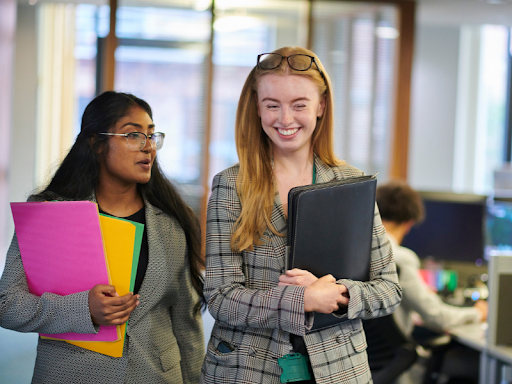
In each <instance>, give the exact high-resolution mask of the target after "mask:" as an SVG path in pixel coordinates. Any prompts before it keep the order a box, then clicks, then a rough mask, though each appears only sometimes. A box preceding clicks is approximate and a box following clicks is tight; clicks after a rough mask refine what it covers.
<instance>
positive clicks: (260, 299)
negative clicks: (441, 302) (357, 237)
mask: <svg viewBox="0 0 512 384" xmlns="http://www.w3.org/2000/svg"><path fill="white" fill-rule="evenodd" d="M315 166H316V169H317V182H318V183H323V182H327V181H331V180H334V179H343V178H346V177H351V176H359V175H361V174H362V172H361V171H360V170H358V169H356V168H353V167H351V166H348V165H343V166H339V167H333V168H330V167H328V166H326V165H325V164H323V163H322V162H321V161H320V160H319V158H315ZM238 172H239V166H238V165H235V166H233V167H231V168H228V169H226V170H225V171H223V172H221V173H219V174H218V175H217V176H216V177H215V179H214V181H213V187H212V195H211V198H210V201H209V204H208V217H207V234H206V277H205V290H204V292H205V296H206V299H207V300H208V307H209V310H210V313H211V314H212V316H213V317H214V318H215V326H214V328H213V331H212V336H211V339H210V341H209V343H208V346H207V353H206V358H205V361H204V363H203V368H202V370H201V382H202V383H224V384H230V383H237V384H243V383H279V382H280V379H279V377H280V375H281V372H282V370H281V367H279V365H278V362H277V359H278V358H280V357H282V356H283V355H285V354H288V353H291V352H292V345H291V343H290V333H293V334H295V335H300V336H303V337H304V341H305V344H306V347H307V350H308V353H309V357H310V360H311V365H312V368H313V371H314V375H315V380H316V382H317V383H319V384H320V383H322V384H326V383H333V384H334V383H336V384H340V383H370V382H371V380H372V379H371V374H370V370H369V367H368V362H367V355H366V339H365V334H364V331H363V328H362V324H361V320H360V319H362V318H372V317H378V316H383V315H387V314H389V313H391V312H393V310H394V309H395V308H396V307H397V306H398V305H399V303H400V300H401V288H400V286H399V285H398V279H397V274H396V269H395V263H394V261H393V256H392V252H391V247H390V244H389V241H388V239H387V237H386V235H385V230H384V227H383V226H382V223H381V219H380V215H379V214H378V211H377V208H376V211H375V220H374V229H373V240H372V255H371V259H372V261H371V266H370V281H368V282H359V281H352V280H347V279H341V280H339V281H338V283H339V284H343V285H345V286H346V287H347V288H348V291H349V294H350V302H349V306H348V314H345V315H343V316H348V318H349V319H351V320H348V321H346V322H343V323H340V324H339V325H336V326H334V327H331V328H328V329H324V330H320V331H317V332H314V333H311V334H306V331H307V330H308V329H310V328H311V326H312V325H313V321H314V314H313V313H307V314H306V313H305V311H304V290H305V287H298V286H286V287H278V282H279V276H280V275H281V274H283V273H284V254H285V245H286V237H280V236H277V235H275V234H274V233H272V232H271V231H270V230H268V229H267V231H266V232H265V234H264V236H263V239H262V241H263V244H262V245H259V246H255V247H254V250H253V251H244V252H233V251H232V250H231V248H230V239H231V234H232V230H233V225H234V223H235V221H236V220H237V218H238V217H239V215H240V212H241V204H240V200H239V197H238V194H237V191H236V178H237V175H238ZM271 220H272V224H273V225H274V226H275V228H276V229H277V230H278V231H280V232H281V233H284V234H285V233H286V218H285V216H284V213H283V209H282V205H281V200H280V197H279V194H278V193H277V194H276V197H275V200H274V208H273V211H272V218H271ZM221 341H224V342H226V343H227V344H229V345H230V346H231V347H232V348H233V351H232V352H228V353H221V352H218V351H217V350H216V349H217V346H218V344H219V343H220V342H221Z"/></svg>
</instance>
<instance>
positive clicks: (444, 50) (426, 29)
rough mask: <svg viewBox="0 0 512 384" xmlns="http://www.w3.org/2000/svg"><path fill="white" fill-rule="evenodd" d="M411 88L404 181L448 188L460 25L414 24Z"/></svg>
mask: <svg viewBox="0 0 512 384" xmlns="http://www.w3.org/2000/svg"><path fill="white" fill-rule="evenodd" d="M415 44H416V45H415V52H414V61H413V73H412V89H411V128H410V129H411V131H410V132H411V133H410V142H409V174H408V180H409V183H410V184H411V185H412V186H413V187H414V188H416V189H419V190H446V191H448V190H451V189H452V178H453V155H454V153H453V152H454V140H455V116H456V100H457V76H458V74H457V73H458V58H459V27H458V26H440V25H419V26H418V27H417V30H416V41H415Z"/></svg>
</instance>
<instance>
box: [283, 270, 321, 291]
mask: <svg viewBox="0 0 512 384" xmlns="http://www.w3.org/2000/svg"><path fill="white" fill-rule="evenodd" d="M317 280H318V277H316V276H315V275H313V274H312V273H311V272H309V271H306V270H304V269H298V268H293V269H289V270H288V271H286V272H285V273H284V275H281V276H279V284H278V285H279V286H280V287H282V286H284V285H302V286H306V287H307V286H308V285H311V284H313V283H314V282H315V281H317Z"/></svg>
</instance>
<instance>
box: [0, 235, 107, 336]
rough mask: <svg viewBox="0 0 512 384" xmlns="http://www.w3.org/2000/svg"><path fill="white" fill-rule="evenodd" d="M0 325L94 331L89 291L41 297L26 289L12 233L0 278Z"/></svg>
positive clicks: (31, 329)
mask: <svg viewBox="0 0 512 384" xmlns="http://www.w3.org/2000/svg"><path fill="white" fill-rule="evenodd" d="M0 326H2V327H4V328H8V329H12V330H15V331H19V332H39V333H50V334H52V333H65V332H76V333H97V332H98V330H99V327H97V326H95V325H94V324H93V322H92V319H91V314H90V312H89V291H84V292H79V293H75V294H72V295H66V296H59V295H56V294H53V293H44V294H43V295H42V296H41V297H39V296H36V295H33V294H32V293H30V292H29V290H28V284H27V278H26V275H25V271H24V269H23V263H22V261H21V255H20V250H19V247H18V239H17V238H16V234H14V237H13V240H12V242H11V245H10V247H9V250H8V252H7V260H6V264H5V269H4V272H3V275H2V278H1V279H0Z"/></svg>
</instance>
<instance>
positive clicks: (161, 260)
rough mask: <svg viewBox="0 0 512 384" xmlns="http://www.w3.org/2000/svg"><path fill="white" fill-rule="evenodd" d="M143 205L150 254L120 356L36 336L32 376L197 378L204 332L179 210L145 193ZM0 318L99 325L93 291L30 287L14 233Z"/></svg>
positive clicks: (14, 323) (42, 325)
mask: <svg viewBox="0 0 512 384" xmlns="http://www.w3.org/2000/svg"><path fill="white" fill-rule="evenodd" d="M29 200H33V198H31V199H29ZM61 200H62V199H61ZM89 200H92V201H95V197H94V196H91V197H90V199H89ZM145 206H146V225H147V235H148V245H149V262H148V267H147V271H146V275H145V277H144V281H143V283H142V286H141V288H140V290H139V294H140V304H139V306H138V307H137V308H135V310H134V311H133V312H132V314H131V315H130V320H129V322H128V327H127V337H126V342H125V346H124V352H123V356H122V357H120V358H114V357H110V356H105V355H102V354H99V353H96V352H92V351H89V350H86V349H82V348H80V347H77V346H74V345H71V344H68V343H66V342H64V341H54V340H44V339H39V343H38V346H37V359H36V365H35V369H34V376H33V379H32V382H33V383H45V384H46V383H52V384H54V383H66V384H68V383H87V384H93V383H94V384H96V383H108V384H114V383H151V384H156V383H194V384H195V383H197V382H198V381H199V374H200V368H201V362H202V361H203V358H204V341H203V340H204V337H203V328H202V320H201V317H200V316H194V315H193V305H194V303H196V302H197V299H198V297H197V294H196V293H195V291H194V290H193V288H192V284H191V281H190V274H189V268H188V264H187V263H188V258H187V247H186V240H185V234H184V232H183V230H182V228H181V227H180V225H179V224H178V222H177V221H176V220H175V219H174V218H172V217H169V216H168V215H167V214H165V213H164V212H162V211H161V210H160V209H158V208H156V207H154V206H152V205H151V204H149V202H148V201H146V200H145ZM0 326H2V327H4V328H9V329H13V330H16V331H20V332H40V333H61V332H78V333H95V332H97V328H96V327H95V326H94V325H93V323H92V321H91V315H90V312H89V304H88V291H86V292H80V293H76V294H73V295H68V296H58V295H55V294H51V293H45V294H43V295H42V296H41V297H37V296H35V295H32V294H31V293H29V292H28V287H27V280H26V277H25V272H24V270H23V265H22V262H21V258H20V252H19V248H18V242H17V239H16V235H14V238H13V240H12V243H11V246H10V248H9V251H8V253H7V262H6V265H5V270H4V273H3V276H2V279H1V280H0Z"/></svg>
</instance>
